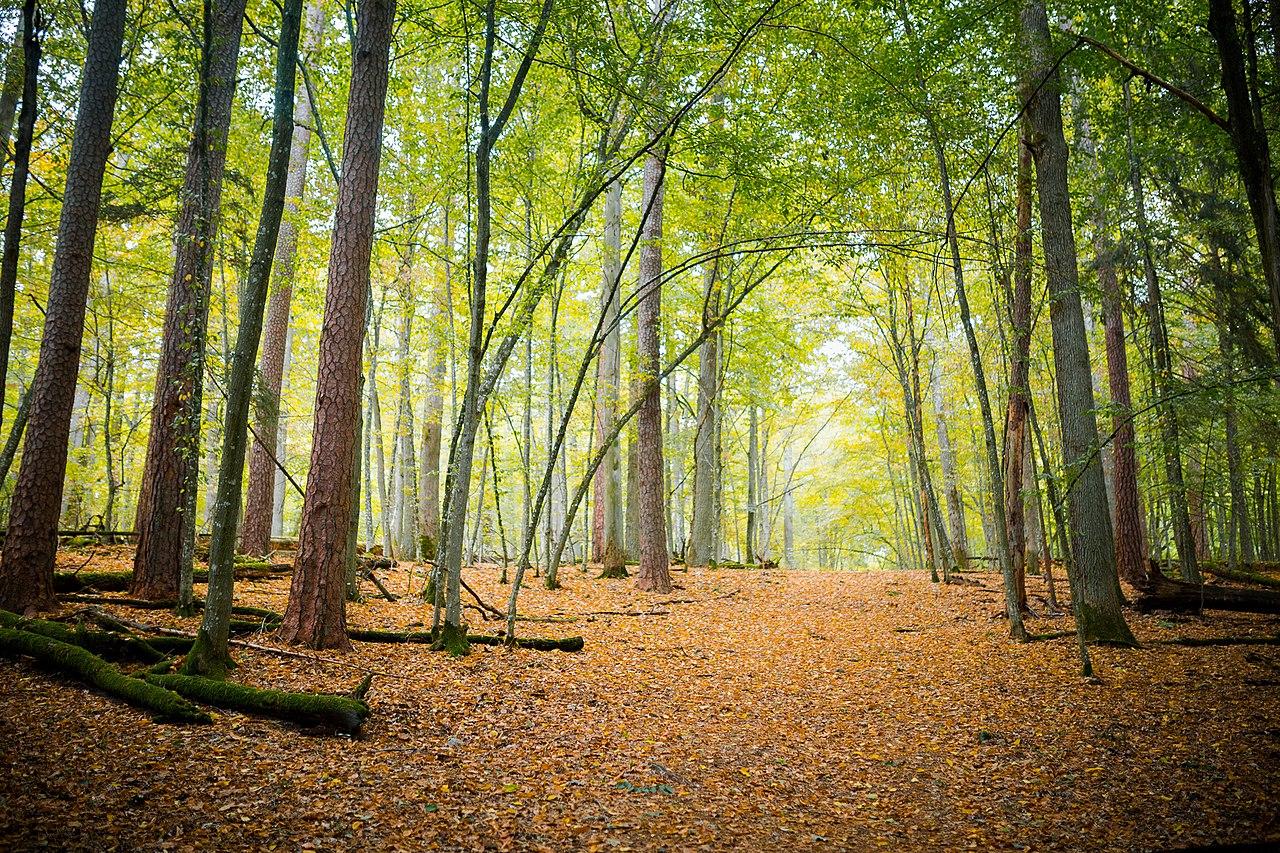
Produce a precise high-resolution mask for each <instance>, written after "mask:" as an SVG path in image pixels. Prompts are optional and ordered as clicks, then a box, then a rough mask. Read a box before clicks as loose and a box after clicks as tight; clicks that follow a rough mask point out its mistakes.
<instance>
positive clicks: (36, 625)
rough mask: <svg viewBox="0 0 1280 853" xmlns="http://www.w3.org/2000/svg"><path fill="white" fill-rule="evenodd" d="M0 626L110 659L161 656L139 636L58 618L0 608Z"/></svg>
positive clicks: (142, 659)
mask: <svg viewBox="0 0 1280 853" xmlns="http://www.w3.org/2000/svg"><path fill="white" fill-rule="evenodd" d="M0 627H4V628H15V629H17V630H20V631H30V632H31V633H32V634H39V635H40V636H41V637H48V638H50V639H53V640H57V641H58V642H60V643H67V644H69V645H73V646H80V647H81V648H83V649H87V650H88V651H90V652H92V653H94V654H96V655H102V656H104V657H109V658H111V659H112V660H132V661H138V662H140V663H155V662H156V661H159V660H163V659H164V658H165V655H164V654H163V653H161V651H160V650H159V649H157V648H156V647H155V646H153V645H151V644H150V643H149V642H148V641H147V640H145V639H142V638H140V637H132V636H129V635H127V634H120V633H116V632H113V631H92V630H90V629H88V628H86V627H85V626H84V625H82V624H78V625H75V626H71V625H66V624H63V623H62V622H50V621H49V620H47V619H26V618H24V617H22V616H19V615H18V614H16V613H11V612H9V611H8V610H0Z"/></svg>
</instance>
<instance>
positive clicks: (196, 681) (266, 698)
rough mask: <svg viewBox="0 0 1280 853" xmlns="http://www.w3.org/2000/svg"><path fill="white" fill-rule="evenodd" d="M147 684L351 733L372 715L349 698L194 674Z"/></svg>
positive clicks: (151, 679)
mask: <svg viewBox="0 0 1280 853" xmlns="http://www.w3.org/2000/svg"><path fill="white" fill-rule="evenodd" d="M147 681H148V682H150V683H151V684H153V685H156V686H159V687H163V688H166V689H168V690H172V691H174V692H176V693H180V694H182V695H183V696H186V697H189V698H191V699H198V700H199V701H201V702H205V703H207V704H209V705H213V706H215V707H218V708H228V709H231V710H234V711H243V712H245V713H248V714H259V715H262V716H267V717H275V718H277V719H282V720H289V721H291V722H295V723H302V724H304V725H321V726H324V727H326V728H330V729H334V730H336V731H339V732H344V733H347V734H355V733H357V732H358V731H360V727H361V726H362V725H363V724H364V721H365V720H366V719H367V718H368V716H369V706H368V705H367V704H365V703H364V702H361V701H360V700H358V699H352V698H350V697H348V696H334V695H332V694H328V693H291V692H287V691H284V690H270V689H261V688H257V687H249V686H248V685H244V684H236V683H235V682H232V681H216V680H214V679H211V678H201V677H199V676H194V675H148V676H147Z"/></svg>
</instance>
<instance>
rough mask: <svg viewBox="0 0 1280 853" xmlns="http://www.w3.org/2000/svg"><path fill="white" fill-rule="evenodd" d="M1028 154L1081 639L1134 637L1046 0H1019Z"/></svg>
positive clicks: (1123, 639)
mask: <svg viewBox="0 0 1280 853" xmlns="http://www.w3.org/2000/svg"><path fill="white" fill-rule="evenodd" d="M1021 24H1022V34H1023V39H1024V50H1025V51H1026V56H1025V63H1026V66H1025V68H1026V73H1025V76H1024V80H1023V90H1022V91H1023V97H1024V101H1025V102H1026V103H1027V109H1026V115H1027V121H1028V126H1029V134H1028V135H1029V139H1030V143H1031V152H1032V156H1033V158H1034V160H1035V164H1036V189H1037V195H1038V199H1039V208H1040V227H1041V235H1042V241H1043V246H1044V257H1045V271H1046V277H1047V279H1048V282H1049V291H1050V294H1051V298H1052V302H1051V304H1050V309H1049V320H1050V324H1051V325H1052V331H1053V359H1054V367H1055V374H1056V381H1057V386H1058V388H1057V391H1058V404H1059V409H1060V411H1061V419H1062V451H1063V461H1064V463H1065V467H1066V470H1067V471H1069V472H1071V475H1072V476H1073V478H1074V479H1073V482H1072V483H1071V484H1070V489H1069V491H1068V493H1067V507H1068V513H1069V515H1070V520H1071V530H1070V534H1071V550H1072V561H1071V563H1072V566H1073V568H1074V570H1075V572H1076V575H1077V583H1076V584H1074V586H1075V587H1076V589H1077V590H1078V593H1079V594H1078V595H1077V596H1075V598H1076V600H1077V605H1076V606H1077V611H1078V613H1077V618H1078V620H1079V631H1080V634H1081V637H1082V639H1084V640H1085V641H1096V640H1102V641H1109V642H1118V643H1132V642H1133V634H1132V633H1131V632H1130V631H1129V626H1128V625H1127V624H1125V621H1124V614H1123V613H1122V612H1121V610H1120V601H1121V596H1120V583H1119V580H1118V578H1117V575H1116V564H1115V545H1114V540H1113V537H1112V529H1111V518H1110V514H1109V512H1108V508H1107V491H1106V484H1105V483H1104V482H1103V477H1102V465H1101V462H1100V460H1099V459H1098V456H1097V453H1096V452H1095V450H1096V448H1097V446H1098V424H1097V420H1096V418H1095V415H1094V399H1093V379H1092V374H1091V371H1090V366H1089V345H1088V342H1087V341H1086V339H1085V334H1084V310H1083V308H1082V306H1081V302H1080V278H1079V276H1080V273H1079V269H1078V268H1077V266H1076V245H1075V234H1074V232H1073V230H1072V221H1071V197H1070V193H1069V191H1068V189H1067V143H1066V138H1065V136H1064V134H1063V129H1062V95H1061V90H1060V84H1059V78H1058V73H1057V70H1056V64H1055V63H1054V59H1053V57H1052V56H1051V53H1050V46H1049V19H1048V16H1047V14H1046V13H1045V7H1044V0H1025V2H1024V4H1023V7H1022V13H1021Z"/></svg>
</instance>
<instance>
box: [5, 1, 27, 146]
mask: <svg viewBox="0 0 1280 853" xmlns="http://www.w3.org/2000/svg"><path fill="white" fill-rule="evenodd" d="M24 2H25V0H24ZM26 20H27V19H26V15H25V14H24V15H23V17H22V19H21V20H20V21H19V23H18V26H17V27H15V28H14V31H13V44H12V45H10V47H9V52H8V53H7V54H6V55H5V62H4V83H3V85H2V86H0V167H3V166H4V164H5V162H7V161H8V160H9V158H10V155H11V153H12V149H10V147H9V134H10V133H12V132H13V114H14V110H15V109H17V106H18V100H19V98H20V97H21V96H22V92H23V82H24V78H25V77H26V67H25V65H24V63H25V62H26V33H27V30H26Z"/></svg>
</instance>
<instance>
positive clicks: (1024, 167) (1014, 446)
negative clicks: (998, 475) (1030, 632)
mask: <svg viewBox="0 0 1280 853" xmlns="http://www.w3.org/2000/svg"><path fill="white" fill-rule="evenodd" d="M1031 167H1032V166H1031V149H1030V148H1029V147H1028V146H1027V139H1026V126H1025V123H1024V124H1023V126H1022V127H1021V129H1020V131H1019V134H1018V171H1017V190H1016V201H1015V208H1016V214H1015V215H1016V229H1017V231H1016V233H1015V235H1014V248H1013V255H1014V259H1013V302H1012V304H1011V305H1010V308H1009V319H1010V326H1011V328H1012V335H1013V346H1012V347H1011V350H1012V351H1011V353H1010V356H1009V405H1008V408H1007V410H1006V413H1005V447H1004V505H1005V520H1006V521H1007V522H1008V525H1009V562H1010V565H1011V567H1012V570H1013V573H1014V577H1015V578H1016V580H1017V588H1018V605H1019V609H1020V610H1021V609H1024V608H1025V607H1026V605H1027V601H1026V572H1027V565H1026V562H1027V555H1028V548H1027V545H1028V539H1029V538H1030V537H1028V536H1027V535H1026V533H1027V527H1028V526H1031V527H1032V528H1033V530H1034V528H1035V524H1036V523H1037V522H1038V521H1039V515H1038V514H1037V515H1036V516H1035V518H1034V519H1031V520H1030V522H1028V519H1027V511H1026V509H1027V500H1026V497H1025V496H1024V493H1023V490H1024V488H1026V489H1034V488H1035V483H1034V481H1032V482H1030V483H1025V484H1024V475H1025V474H1026V473H1027V467H1026V466H1027V462H1028V460H1029V458H1030V451H1029V447H1030V446H1029V443H1028V437H1027V413H1028V411H1029V409H1030V405H1031V263H1032V256H1031ZM1037 560H1038V550H1037Z"/></svg>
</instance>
